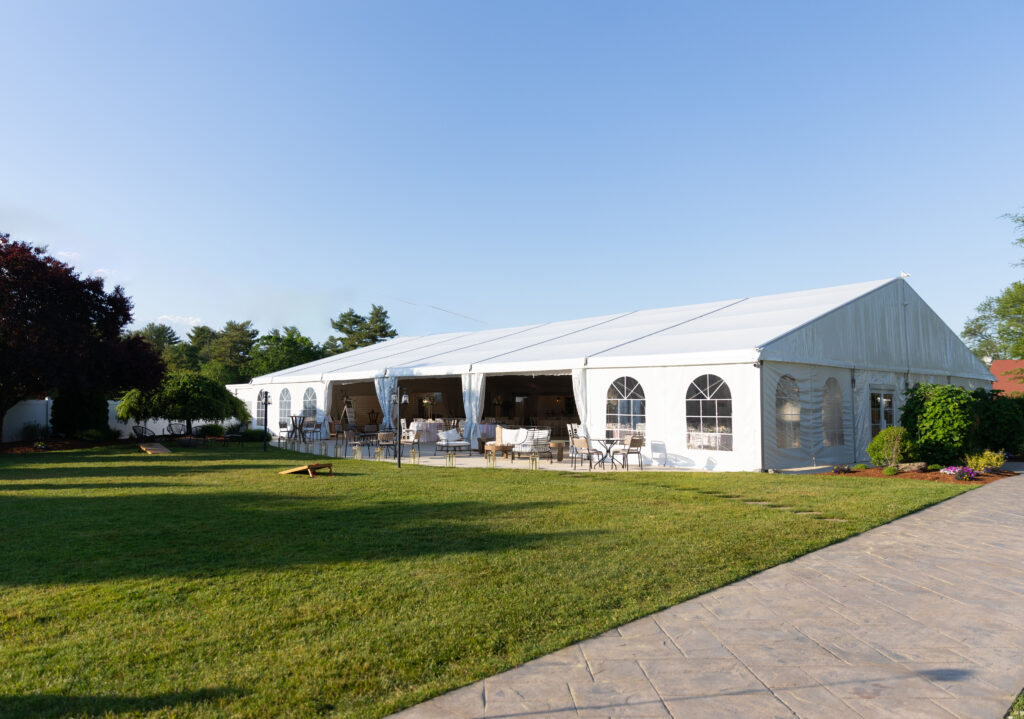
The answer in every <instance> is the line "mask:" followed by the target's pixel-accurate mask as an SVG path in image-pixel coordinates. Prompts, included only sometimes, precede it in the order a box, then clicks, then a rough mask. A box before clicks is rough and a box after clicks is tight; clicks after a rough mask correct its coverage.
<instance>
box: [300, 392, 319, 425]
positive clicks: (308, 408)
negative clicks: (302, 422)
mask: <svg viewBox="0 0 1024 719" xmlns="http://www.w3.org/2000/svg"><path fill="white" fill-rule="evenodd" d="M302 416H303V417H310V418H312V419H316V390H315V389H313V388H312V387H306V391H305V392H303V393H302Z"/></svg>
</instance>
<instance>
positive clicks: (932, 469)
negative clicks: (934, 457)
mask: <svg viewBox="0 0 1024 719" xmlns="http://www.w3.org/2000/svg"><path fill="white" fill-rule="evenodd" d="M940 469H942V465H941V464H929V465H928V471H929V472H938V471H939V470H940Z"/></svg>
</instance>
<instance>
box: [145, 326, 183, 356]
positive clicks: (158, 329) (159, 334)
mask: <svg viewBox="0 0 1024 719" xmlns="http://www.w3.org/2000/svg"><path fill="white" fill-rule="evenodd" d="M136 334H138V335H139V336H140V337H142V338H143V339H144V340H147V341H148V342H149V343H150V344H151V345H153V347H154V348H155V349H156V351H157V352H159V353H161V354H163V352H164V350H165V349H166V348H168V347H173V346H174V345H176V344H178V343H180V342H181V338H180V337H178V333H177V332H175V331H174V330H173V329H171V327H170V326H168V325H163V324H157V323H156V322H150V323H149V324H148V325H146V326H145V327H143V328H142V329H141V330H139V331H138V332H137V333H136Z"/></svg>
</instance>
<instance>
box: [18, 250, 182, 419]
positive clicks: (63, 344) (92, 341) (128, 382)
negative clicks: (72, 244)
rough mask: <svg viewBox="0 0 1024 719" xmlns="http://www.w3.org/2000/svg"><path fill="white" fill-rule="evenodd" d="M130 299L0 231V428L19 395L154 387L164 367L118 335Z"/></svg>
mask: <svg viewBox="0 0 1024 719" xmlns="http://www.w3.org/2000/svg"><path fill="white" fill-rule="evenodd" d="M131 310H132V303H131V300H130V299H129V298H128V297H127V296H126V295H125V294H124V290H123V289H122V288H121V287H115V288H114V289H113V290H112V291H110V292H107V291H106V290H105V289H104V286H103V280H102V279H101V278H99V277H82V276H80V275H79V274H78V273H77V272H75V270H74V268H72V267H71V266H69V265H67V264H65V263H63V262H61V261H59V260H57V259H54V258H53V257H50V256H48V255H47V254H46V251H45V250H44V249H42V248H39V247H33V246H32V245H29V244H28V243H25V242H18V241H14V240H11V238H10V236H9V235H7V234H3V233H0V429H2V421H3V416H4V414H5V413H6V412H7V410H9V409H10V408H11V407H13V406H14V405H15V404H17V403H18V402H20V401H21V400H23V399H27V398H29V397H36V396H39V395H42V394H46V393H49V392H60V391H66V392H77V393H80V394H89V395H91V396H96V397H104V398H105V397H106V396H107V395H109V394H110V393H114V392H119V391H121V390H123V389H124V388H125V387H132V386H138V387H152V386H155V385H156V384H158V383H159V382H160V379H161V377H162V376H163V372H164V366H163V363H162V362H160V358H159V356H157V354H156V353H155V352H154V351H153V348H152V347H151V346H150V345H149V344H148V343H147V342H145V341H144V340H142V339H141V338H139V337H135V336H132V335H125V334H124V333H123V330H124V327H125V326H127V325H128V323H130V322H131V320H132V313H131Z"/></svg>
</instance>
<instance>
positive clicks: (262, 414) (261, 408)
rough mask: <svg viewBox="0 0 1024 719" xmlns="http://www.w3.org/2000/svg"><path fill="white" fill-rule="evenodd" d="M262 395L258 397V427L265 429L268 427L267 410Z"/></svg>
mask: <svg viewBox="0 0 1024 719" xmlns="http://www.w3.org/2000/svg"><path fill="white" fill-rule="evenodd" d="M262 395H263V393H262V392H260V393H259V394H258V395H256V426H257V427H264V428H265V427H266V426H267V408H266V405H264V404H263V401H262V400H263V397H262Z"/></svg>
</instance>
